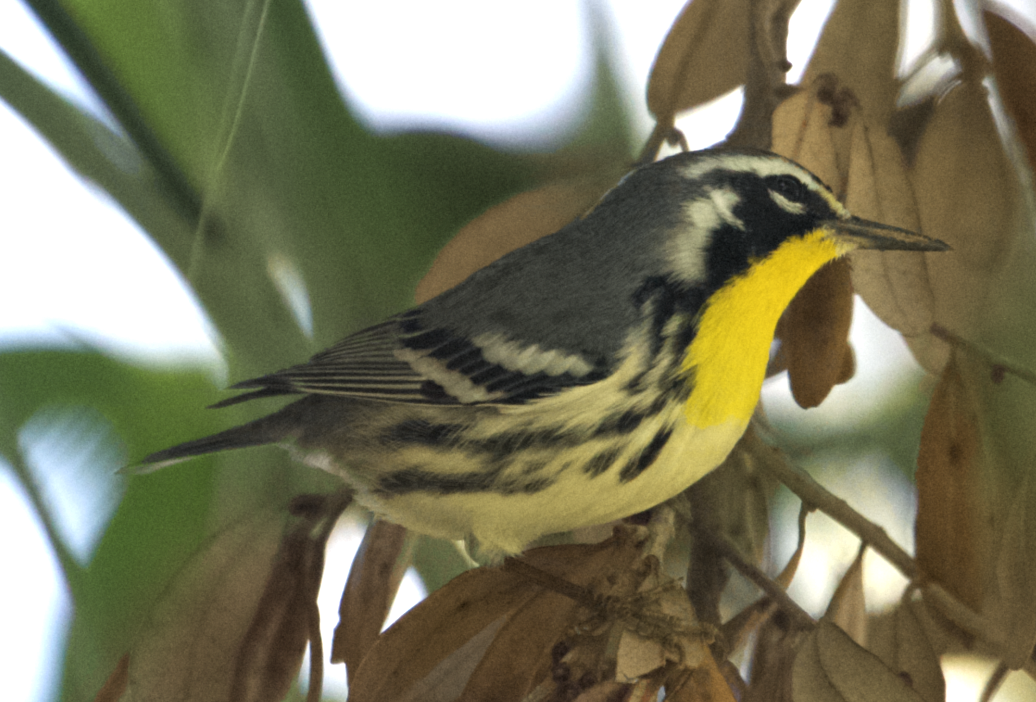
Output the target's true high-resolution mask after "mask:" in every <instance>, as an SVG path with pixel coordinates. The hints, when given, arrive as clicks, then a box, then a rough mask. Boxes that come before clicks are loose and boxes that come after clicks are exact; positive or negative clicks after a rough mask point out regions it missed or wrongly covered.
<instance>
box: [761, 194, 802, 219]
mask: <svg viewBox="0 0 1036 702" xmlns="http://www.w3.org/2000/svg"><path fill="white" fill-rule="evenodd" d="M770 199H771V200H773V201H774V202H776V203H777V206H778V207H780V208H781V209H782V210H784V211H785V212H790V213H791V214H796V215H800V214H805V212H806V206H805V205H804V204H803V203H801V202H792V201H791V200H789V199H788V198H786V197H784V196H783V195H781V194H780V193H775V192H774V191H772V190H771V191H770Z"/></svg>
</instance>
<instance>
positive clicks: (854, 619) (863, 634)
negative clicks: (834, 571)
mask: <svg viewBox="0 0 1036 702" xmlns="http://www.w3.org/2000/svg"><path fill="white" fill-rule="evenodd" d="M865 552H866V548H864V547H861V548H860V552H859V553H858V554H857V555H856V558H854V559H853V562H852V564H851V565H850V566H849V569H848V570H846V571H845V574H844V575H843V576H842V579H841V580H839V581H838V587H837V588H835V594H834V595H832V596H831V601H830V602H829V603H828V605H827V612H825V613H824V618H825V619H826V620H827V621H829V622H831V623H832V624H834V625H835V626H837V627H838V628H840V629H841V630H842V631H844V632H845V633H846V634H848V635H849V637H850V638H852V640H853V641H855V642H856V643H858V644H859V645H861V646H866V645H867V606H866V602H865V600H864V597H863V554H864V553H865Z"/></svg>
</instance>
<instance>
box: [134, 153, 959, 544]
mask: <svg viewBox="0 0 1036 702" xmlns="http://www.w3.org/2000/svg"><path fill="white" fill-rule="evenodd" d="M858 249H878V250H910V251H931V252H935V251H946V250H948V249H949V247H948V246H947V245H946V244H945V243H944V242H942V241H940V240H938V239H933V238H930V237H927V236H924V235H921V234H917V233H913V232H910V231H907V230H905V229H901V228H898V227H894V226H889V225H885V224H881V223H877V222H872V221H867V220H864V219H861V218H859V217H855V216H853V215H852V214H850V213H849V212H848V210H847V209H846V208H845V207H844V206H843V205H842V204H841V203H840V202H839V201H838V199H837V198H836V197H835V195H834V194H833V193H832V191H831V189H830V188H828V187H827V186H826V185H825V184H824V183H822V182H821V181H820V180H819V179H818V178H817V177H816V176H814V175H813V174H812V173H810V172H809V171H808V170H806V169H805V168H803V167H802V166H800V165H798V164H796V163H794V162H793V161H791V160H789V159H787V158H784V157H781V156H778V155H776V154H772V153H768V152H765V151H753V150H748V149H722V148H719V149H706V150H702V151H689V152H682V153H679V154H676V155H673V156H669V157H667V158H664V159H661V160H658V161H655V162H653V163H650V164H646V165H641V166H639V167H637V168H635V169H634V170H632V171H630V172H629V173H628V174H627V175H626V176H625V177H624V178H623V179H622V180H621V181H620V182H619V183H618V184H617V185H616V186H615V187H614V188H613V189H612V190H610V191H609V192H608V193H606V194H605V195H604V196H603V197H602V198H601V199H600V200H599V201H598V203H597V204H596V205H594V206H593V207H592V208H591V209H590V211H589V212H587V213H586V214H584V215H583V216H582V217H580V218H578V219H576V220H575V221H573V222H571V223H570V224H568V225H566V226H565V227H563V228H562V229H560V230H559V231H557V232H555V233H553V234H551V235H548V236H546V237H543V238H540V239H538V240H535V241H533V242H532V243H529V244H527V245H525V246H523V247H521V248H519V249H516V250H514V251H512V252H510V253H508V254H506V255H504V256H503V257H501V258H499V259H498V260H496V261H495V262H493V263H492V264H490V265H488V266H486V267H484V268H482V269H481V270H479V271H477V272H475V273H473V274H472V275H471V276H470V277H468V278H467V279H465V280H464V281H463V282H461V283H460V284H458V285H456V286H455V287H453V288H451V289H449V290H446V291H444V292H442V293H441V294H439V295H438V296H436V297H434V298H432V299H430V300H427V301H425V302H424V303H422V304H420V305H417V306H415V307H413V308H411V309H408V310H406V311H404V312H401V313H399V314H396V315H395V316H392V317H390V318H388V319H386V320H385V321H383V322H381V323H379V324H375V325H374V326H371V327H369V328H367V329H364V330H362V331H359V332H357V333H354V334H352V335H351V336H348V337H346V338H345V339H344V340H342V341H341V342H339V343H338V344H336V345H334V346H332V347H331V348H329V349H327V350H325V351H322V352H320V353H317V354H316V355H314V356H313V357H312V358H310V359H309V361H307V362H305V363H302V364H300V365H296V366H292V367H290V368H286V369H284V370H280V371H277V372H275V373H271V374H269V375H265V376H263V377H260V378H255V379H252V380H246V381H244V382H242V383H238V384H237V385H235V386H233V388H234V389H238V390H247V391H248V392H245V393H244V394H240V395H237V396H235V397H232V398H229V399H227V400H224V401H223V402H220V403H217V404H216V405H214V406H215V407H221V406H226V405H230V404H235V403H237V402H242V401H245V400H251V399H255V398H261V397H271V396H280V395H289V396H297V395H301V396H302V397H301V398H299V399H295V400H294V401H293V402H291V403H290V404H287V405H286V406H284V407H283V408H282V409H280V410H279V411H276V412H273V413H272V414H269V415H267V416H264V417H261V418H259V419H256V420H255V421H252V422H249V423H246V424H243V425H241V426H237V427H234V428H231V429H228V430H226V431H223V432H220V433H217V434H214V435H212V436H208V437H205V438H201V439H196V440H193V441H188V442H186V443H182V444H179V445H177V446H173V447H171V448H167V449H165V450H161V451H158V452H155V453H152V454H151V455H149V456H147V457H146V458H144V459H143V461H142V462H141V466H143V467H148V468H151V469H155V468H158V467H162V466H165V465H169V464H171V463H176V462H179V461H181V460H184V459H186V458H189V457H191V456H195V455H200V454H207V453H212V452H217V451H223V450H227V449H238V448H244V447H251V446H259V445H264V444H278V445H281V446H284V447H286V448H288V449H289V450H290V451H291V453H292V454H293V455H294V456H295V457H296V458H298V459H300V460H301V461H303V462H304V463H307V464H309V465H311V466H315V467H317V468H320V469H323V470H326V471H329V472H330V473H332V474H335V475H337V476H339V477H340V478H341V479H343V480H344V482H345V483H346V484H347V485H348V486H350V487H351V488H352V489H353V490H354V491H355V494H356V499H357V500H358V501H359V502H360V503H361V504H363V505H365V506H366V507H368V508H369V509H370V510H372V511H373V512H374V513H375V514H376V515H379V516H380V517H382V518H385V519H388V520H390V521H393V522H396V523H398V524H400V525H402V526H405V527H407V528H410V529H412V530H415V531H417V532H419V533H423V534H427V535H430V536H436V537H443V538H449V539H458V540H459V539H466V540H467V541H468V543H469V544H471V543H473V544H475V545H476V548H477V550H478V552H479V553H480V554H481V556H482V557H484V558H487V559H489V560H492V559H493V558H495V557H502V556H505V555H511V554H516V553H519V552H520V551H521V550H522V549H523V548H524V547H525V546H526V545H527V544H529V543H531V542H533V541H535V540H536V539H537V538H539V537H541V536H544V535H548V534H554V533H560V532H565V531H570V530H572V529H576V528H579V527H585V526H591V525H597V524H603V523H606V522H609V521H612V520H615V519H619V518H623V517H627V516H629V515H632V514H636V513H640V512H643V511H646V510H648V509H650V508H652V507H654V506H656V505H658V504H660V503H662V502H664V501H666V500H668V499H670V498H672V497H674V496H676V495H678V494H679V493H681V492H682V491H684V490H685V489H686V488H688V487H689V486H690V485H692V484H693V483H694V482H696V481H697V480H699V479H700V478H702V477H703V476H704V475H706V474H707V473H709V472H710V471H711V470H713V469H714V468H715V467H717V466H718V465H719V464H720V463H721V462H722V461H723V460H724V459H725V458H726V456H727V455H728V454H729V453H730V452H731V450H732V449H733V447H734V445H735V444H736V442H737V441H738V440H739V438H740V437H741V436H742V434H743V433H744V432H745V430H746V428H747V426H748V423H749V420H750V418H751V416H752V414H753V412H754V410H755V407H756V405H757V403H758V400H759V395H760V391H761V388H762V383H763V380H764V378H765V374H766V368H767V363H768V360H769V355H770V348H771V345H772V343H773V338H774V332H775V328H776V325H777V322H778V319H779V318H780V316H781V314H782V312H783V311H784V310H785V308H786V307H787V306H788V304H789V303H790V302H791V300H792V298H793V297H794V296H795V294H796V293H797V292H798V291H799V289H800V288H802V286H803V285H804V284H805V283H806V282H807V280H809V278H810V277H811V276H812V275H813V274H814V273H816V272H817V271H818V270H819V269H820V268H822V267H823V266H825V265H826V264H828V263H830V262H832V261H834V260H836V259H839V258H841V257H843V256H846V255H847V254H849V253H850V252H852V251H855V250H858Z"/></svg>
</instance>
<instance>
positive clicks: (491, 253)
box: [415, 178, 616, 303]
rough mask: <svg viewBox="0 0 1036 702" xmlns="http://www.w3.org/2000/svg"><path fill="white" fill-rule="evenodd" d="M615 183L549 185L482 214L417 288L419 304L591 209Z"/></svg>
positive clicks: (603, 180)
mask: <svg viewBox="0 0 1036 702" xmlns="http://www.w3.org/2000/svg"><path fill="white" fill-rule="evenodd" d="M615 182H616V179H612V178H582V179H573V180H568V181H563V182H558V183H551V184H550V185H545V186H543V187H541V188H537V189H535V190H530V191H528V192H524V193H519V194H518V195H515V196H514V197H512V198H511V199H510V200H507V201H505V202H503V203H501V204H499V205H496V206H495V207H491V208H490V209H488V210H486V212H484V213H483V214H482V215H480V216H479V217H477V218H476V219H474V220H472V221H471V222H470V223H468V224H467V225H466V226H465V227H464V228H463V229H461V230H460V231H459V232H457V235H456V236H454V237H453V239H451V240H450V241H449V243H447V244H446V246H444V247H443V249H442V251H440V252H439V255H438V256H436V258H435V262H434V263H432V267H431V269H430V270H429V271H428V273H427V274H426V275H425V276H424V278H422V279H421V282H419V283H418V284H417V291H416V293H415V297H416V299H417V302H418V303H421V302H424V301H426V300H428V299H430V298H433V297H435V296H436V295H438V294H439V293H441V292H443V291H444V290H448V289H450V288H452V287H453V286H454V285H457V284H458V283H460V282H462V281H463V280H464V279H465V278H467V277H468V276H469V275H471V274H472V273H474V272H475V271H477V270H478V269H480V268H484V267H485V266H487V265H489V264H490V263H492V262H493V261H495V260H496V259H498V258H500V257H501V256H503V255H504V254H506V253H508V252H510V251H513V250H515V249H518V248H521V247H522V246H525V245H526V244H528V243H530V242H533V241H535V240H536V239H539V238H541V237H544V236H547V235H548V234H553V233H554V232H556V231H557V230H559V229H561V228H562V227H563V226H565V225H566V224H568V223H569V222H571V221H572V220H574V219H576V218H577V217H579V216H581V215H582V214H583V213H585V212H586V211H587V210H589V209H590V208H591V207H593V205H594V204H595V203H596V202H597V201H598V200H599V199H600V198H601V196H602V195H604V193H605V192H607V191H608V189H609V188H611V187H612V186H613V185H614V184H615Z"/></svg>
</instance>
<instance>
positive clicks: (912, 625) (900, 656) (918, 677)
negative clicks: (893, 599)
mask: <svg viewBox="0 0 1036 702" xmlns="http://www.w3.org/2000/svg"><path fill="white" fill-rule="evenodd" d="M923 606H924V604H923V603H921V602H902V603H900V604H899V606H897V607H896V608H895V610H893V611H891V612H889V613H887V614H885V615H882V616H880V617H875V618H873V619H872V620H871V626H870V628H869V630H868V636H867V643H868V648H869V650H870V651H871V652H872V653H873V654H874V655H876V656H877V657H878V658H879V659H881V662H882V663H884V664H885V665H887V666H888V667H889V668H890V669H891V670H892V671H894V672H898V673H899V675H900V677H904V679H907V680H909V681H910V686H911V687H912V688H913V689H914V690H915V691H916V692H917V694H919V695H920V696H921V697H922V698H923V699H924V701H925V702H943V700H945V699H946V680H945V679H944V678H943V674H942V666H941V665H940V664H939V656H938V654H937V653H936V651H935V648H934V647H933V645H932V642H931V641H930V640H929V638H928V634H927V632H926V631H925V628H924V627H923V626H922V625H921V622H919V621H918V619H917V613H916V612H915V607H923Z"/></svg>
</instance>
